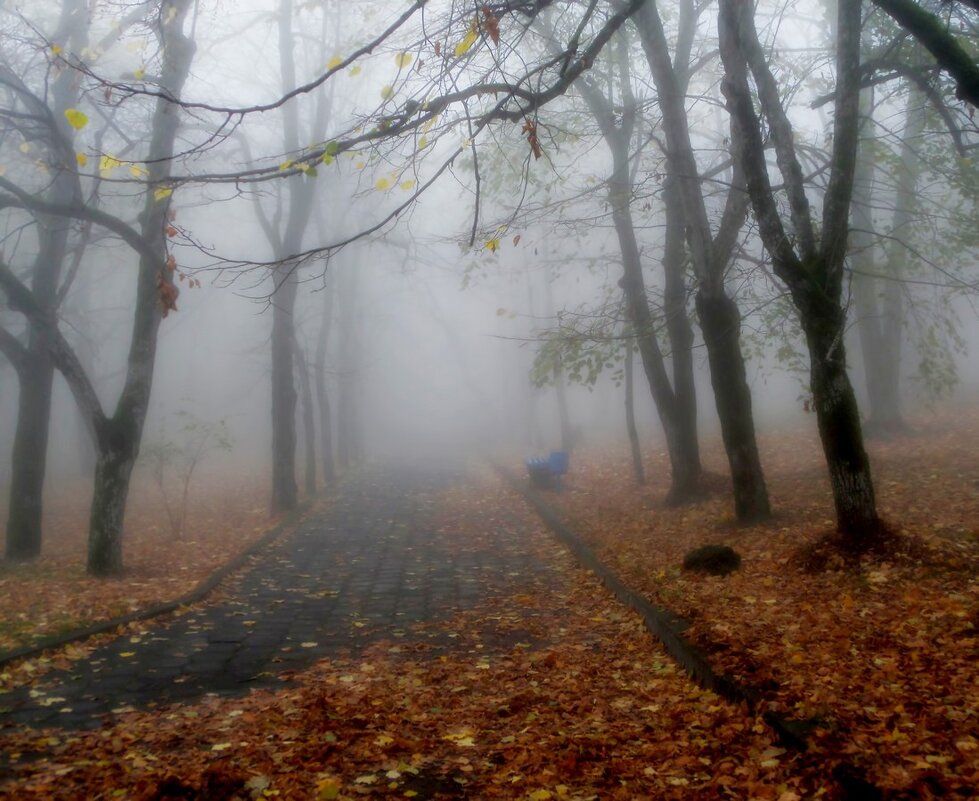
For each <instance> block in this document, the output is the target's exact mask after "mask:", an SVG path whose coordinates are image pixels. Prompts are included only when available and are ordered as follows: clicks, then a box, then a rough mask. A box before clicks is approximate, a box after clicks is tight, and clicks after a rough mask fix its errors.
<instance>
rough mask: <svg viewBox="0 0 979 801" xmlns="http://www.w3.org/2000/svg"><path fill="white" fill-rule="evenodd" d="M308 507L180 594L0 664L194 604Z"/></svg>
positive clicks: (1, 656)
mask: <svg viewBox="0 0 979 801" xmlns="http://www.w3.org/2000/svg"><path fill="white" fill-rule="evenodd" d="M311 508H312V507H311V504H309V503H305V504H302V505H301V506H300V507H299V508H298V509H296V511H294V512H291V513H290V514H288V515H287V516H286V517H285V519H284V520H282V521H281V522H279V523H277V524H276V525H275V526H274V527H273V528H272V529H271V530H269V531H267V532H266V533H265V534H263V535H262V536H261V537H259V538H258V539H257V540H256V541H255V542H253V543H252V544H251V545H249V546H248V547H247V548H244V549H243V550H242V551H240V552H239V553H238V554H236V555H235V556H233V557H231V559H230V560H229V561H227V562H225V563H224V564H223V565H221V566H220V567H218V568H217V569H215V570H214V571H213V572H212V573H211V574H210V575H209V576H207V577H206V578H204V579H203V580H202V581H201V582H200V583H199V584H198V585H197V586H196V587H194V588H193V589H192V590H190V591H189V592H187V593H185V594H184V595H181V596H180V597H179V598H177V599H175V600H173V601H164V602H163V603H159V604H156V605H154V606H150V607H147V608H146V609H137V610H136V611H135V612H129V613H127V614H125V615H119V616H118V617H114V618H110V619H108V620H103V621H101V622H99V623H93V624H92V625H90V626H86V627H84V628H81V629H75V630H74V631H68V632H64V633H62V634H55V635H52V636H50V637H45V638H43V639H41V640H39V641H38V642H36V643H34V644H33V645H24V646H22V647H20V648H15V649H13V650H12V651H5V652H2V653H0V668H3V667H6V666H7V665H9V664H10V663H11V662H17V661H19V660H21V659H30V658H32V657H35V656H38V655H40V654H42V653H44V652H45V651H50V650H54V649H57V648H63V647H64V646H66V645H69V644H71V643H73V642H79V641H81V640H87V639H88V638H89V637H94V636H95V635H97V634H105V633H106V632H108V631H112V630H113V629H116V628H118V627H119V626H124V625H126V624H127V623H132V622H134V621H137V620H149V619H151V618H154V617H160V616H161V615H165V614H167V613H169V612H173V611H174V610H176V609H179V608H180V607H181V606H190V605H191V604H195V603H197V602H198V601H201V600H203V599H204V598H206V597H207V596H208V595H210V594H211V593H212V592H213V591H214V590H215V588H216V587H217V586H218V585H219V584H220V583H221V582H222V581H224V579H226V578H227V577H228V576H229V575H231V574H232V573H234V572H235V571H237V570H238V569H240V568H241V567H243V566H244V564H245V563H246V562H247V561H248V560H249V559H250V558H251V557H252V556H254V555H255V554H257V553H258V552H259V551H261V550H263V549H264V548H266V547H267V546H268V545H271V544H272V543H273V542H274V541H275V540H276V539H278V538H279V536H280V535H281V534H282V533H283V532H285V531H286V530H287V529H291V528H294V527H298V526H299V524H300V523H302V522H303V521H304V520H305V518H306V515H307V513H308V512H309V511H310V509H311Z"/></svg>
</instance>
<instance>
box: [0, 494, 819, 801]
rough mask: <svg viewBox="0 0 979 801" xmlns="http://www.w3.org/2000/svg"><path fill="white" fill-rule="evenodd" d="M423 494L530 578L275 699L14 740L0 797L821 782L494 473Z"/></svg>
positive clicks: (767, 791)
mask: <svg viewBox="0 0 979 801" xmlns="http://www.w3.org/2000/svg"><path fill="white" fill-rule="evenodd" d="M438 500H439V502H438V504H437V509H438V511H437V513H436V515H437V516H436V519H435V520H434V521H432V526H433V528H434V529H435V530H436V531H437V532H438V537H439V538H440V543H439V547H445V548H455V549H470V550H472V549H475V550H480V549H482V550H485V551H488V550H491V549H492V550H498V549H500V548H506V549H510V550H512V551H513V552H515V553H519V554H523V555H524V556H525V558H526V560H527V561H528V562H531V561H533V562H535V563H539V564H541V565H542V567H541V568H540V569H539V570H536V571H532V572H533V575H534V576H536V578H534V579H531V580H528V579H527V577H526V574H522V575H521V577H520V580H519V581H517V580H516V579H514V578H512V577H510V576H487V577H486V580H487V581H489V582H492V583H493V585H494V587H497V588H500V587H502V590H503V591H502V592H496V593H495V594H493V595H491V596H490V597H492V598H493V600H491V601H486V602H484V603H483V604H481V605H480V606H478V607H476V608H473V609H471V610H470V611H468V612H465V613H462V614H459V615H456V616H455V617H453V618H451V619H448V620H445V621H442V622H439V623H437V624H435V623H429V624H426V626H423V627H420V628H421V629H422V630H421V631H415V632H410V633H409V635H408V636H407V637H405V638H403V639H394V638H392V639H391V640H389V641H386V642H381V643H379V644H375V645H374V646H372V647H371V648H370V649H369V650H368V651H367V652H365V653H361V654H357V655H356V656H355V657H351V658H349V659H334V660H325V661H322V662H320V663H318V664H317V665H316V666H315V667H314V668H313V669H311V670H308V671H305V672H303V673H297V674H290V675H287V676H285V677H284V678H285V679H287V680H288V681H284V683H283V686H282V688H281V689H279V690H278V691H272V690H268V689H263V690H254V691H252V693H251V694H250V695H248V696H245V697H241V698H219V697H217V696H212V697H208V698H207V699H206V700H205V701H204V702H202V703H199V704H194V705H187V706H173V707H170V708H163V709H157V710H153V711H144V712H124V713H122V714H120V715H119V716H118V717H116V718H115V720H114V723H113V724H112V725H111V726H107V727H106V728H104V729H102V730H99V731H95V732H91V733H64V732H60V731H56V730H51V731H34V730H26V731H20V732H14V733H10V734H8V735H7V736H6V737H5V738H4V740H5V741H4V742H3V743H2V745H3V751H4V752H5V753H6V755H7V760H8V762H7V764H6V768H7V770H8V771H9V773H10V779H9V780H8V782H7V783H6V784H2V785H0V797H2V798H11V799H13V798H17V799H77V798H87V799H99V798H116V797H119V798H134V799H147V800H148V799H157V800H160V799H165V798H169V799H184V798H202V799H203V798H207V799H231V798H242V799H247V798H262V797H266V798H268V797H279V798H287V799H357V798H370V797H391V798H471V799H479V798H511V799H532V800H534V801H543V800H544V799H569V800H570V799H588V798H602V799H661V798H665V799H670V798H676V799H681V798H691V797H714V798H759V799H780V801H793V799H799V798H808V797H813V796H814V795H815V794H817V793H820V791H822V790H823V789H825V788H832V787H834V786H835V785H834V784H833V782H832V781H831V779H830V777H829V775H828V773H827V771H826V766H824V765H822V764H820V763H812V762H811V760H810V759H809V758H808V757H799V756H798V755H795V754H791V753H788V752H787V751H786V750H785V749H783V748H782V747H780V746H779V745H778V744H777V743H775V742H774V740H773V735H772V733H771V731H770V730H769V729H768V727H767V726H765V725H764V723H762V722H761V721H760V720H758V719H755V718H753V717H751V716H750V715H748V714H747V713H746V711H745V710H744V709H741V708H738V707H736V706H733V705H731V704H728V703H726V702H725V701H723V700H721V699H720V698H718V697H717V696H715V695H714V694H713V693H710V692H706V691H703V690H701V689H700V688H698V687H697V686H696V685H695V684H693V683H692V682H691V681H690V680H689V679H688V678H687V677H686V676H685V675H684V674H683V673H682V671H681V670H680V669H679V668H677V667H675V666H674V664H673V663H672V662H671V661H670V660H669V658H668V657H667V656H666V655H665V653H664V652H663V651H662V650H661V649H660V647H659V646H658V645H657V644H656V643H654V642H653V641H652V640H651V638H650V637H649V636H648V634H647V633H646V631H645V629H644V628H643V627H642V626H641V624H640V622H639V620H638V619H637V618H636V617H635V616H634V615H633V614H632V613H630V612H628V611H627V610H625V609H623V608H622V607H621V606H619V605H618V604H617V603H616V602H614V601H613V600H612V599H611V598H610V596H609V595H608V594H607V592H606V591H605V589H604V588H603V587H602V586H601V585H600V584H599V583H598V582H597V581H596V580H595V578H594V577H593V576H592V575H590V574H589V573H586V572H584V571H582V570H581V569H580V568H578V567H577V566H576V565H575V564H574V562H573V561H572V560H571V558H570V557H569V556H568V554H567V553H566V551H565V550H564V549H563V548H562V547H560V546H558V545H557V544H556V543H555V542H554V540H553V539H552V538H551V537H550V535H549V534H548V533H547V532H545V531H544V530H543V529H542V527H541V525H540V523H539V522H538V521H537V519H536V518H535V517H534V516H533V515H532V514H531V513H530V512H529V511H528V510H527V509H526V508H525V507H524V506H523V505H522V503H521V501H520V499H519V496H516V495H515V494H514V493H513V492H512V491H510V490H508V489H507V488H506V487H505V486H504V485H503V484H502V482H500V481H499V480H498V479H496V478H494V477H492V476H489V477H485V476H484V477H483V478H482V479H481V480H480V481H479V482H478V483H474V484H470V485H469V486H465V487H460V488H457V489H455V490H451V491H447V492H445V493H444V494H442V495H441V496H440V497H439V499H438ZM433 627H434V628H436V629H437V630H438V633H439V634H440V635H441V636H439V637H437V638H435V640H432V639H431V638H428V637H426V636H423V635H425V634H426V633H431V632H430V631H429V632H426V631H425V630H424V629H426V628H428V629H431V628H433ZM413 635H414V636H413ZM432 642H436V643H438V644H437V645H434V646H433V645H432Z"/></svg>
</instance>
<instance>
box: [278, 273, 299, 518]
mask: <svg viewBox="0 0 979 801" xmlns="http://www.w3.org/2000/svg"><path fill="white" fill-rule="evenodd" d="M278 269H279V270H280V271H281V272H282V273H283V277H282V278H280V279H279V280H278V281H277V285H276V291H275V295H274V296H273V297H272V508H271V511H272V514H273V515H276V514H279V513H281V512H288V511H291V510H293V509H295V508H296V503H297V499H298V489H297V486H296V385H295V381H294V377H293V362H294V358H295V357H294V355H293V353H294V349H295V341H294V338H295V330H294V328H293V312H294V311H295V307H296V282H295V281H294V280H292V277H291V276H289V275H288V270H289V265H281V266H280V267H279V268H278Z"/></svg>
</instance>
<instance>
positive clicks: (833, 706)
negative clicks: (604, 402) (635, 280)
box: [553, 407, 979, 798]
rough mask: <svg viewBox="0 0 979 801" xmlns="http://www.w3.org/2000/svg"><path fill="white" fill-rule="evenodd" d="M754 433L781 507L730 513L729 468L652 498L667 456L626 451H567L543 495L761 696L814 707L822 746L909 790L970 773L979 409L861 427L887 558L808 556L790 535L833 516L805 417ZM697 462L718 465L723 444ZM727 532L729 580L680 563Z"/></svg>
mask: <svg viewBox="0 0 979 801" xmlns="http://www.w3.org/2000/svg"><path fill="white" fill-rule="evenodd" d="M814 428H815V425H814V423H813V426H812V429H813V430H808V431H798V430H797V431H786V432H780V433H778V434H777V435H773V436H769V437H764V438H763V439H762V451H763V453H762V455H763V461H764V467H765V470H766V477H767V479H768V483H769V488H770V491H771V495H772V500H773V505H774V507H775V510H776V516H775V518H774V520H772V521H771V522H770V523H768V524H765V525H759V526H753V527H749V528H738V527H736V526H734V525H733V524H732V517H733V509H732V504H731V501H730V498H729V495H728V493H727V491H726V482H725V481H723V480H717V481H716V482H715V483H716V484H717V487H718V490H719V491H718V492H717V493H715V494H714V495H713V496H712V497H710V498H708V499H707V500H705V501H703V502H702V503H698V504H696V505H693V506H688V507H683V508H679V509H664V508H662V506H661V504H660V501H661V499H662V498H663V496H664V495H665V492H666V489H667V487H668V484H667V481H666V479H667V476H668V472H667V470H668V468H667V464H666V461H665V458H664V457H663V455H662V454H652V455H651V458H649V459H648V460H647V473H648V475H649V476H650V477H651V480H650V481H649V484H648V485H647V486H646V487H643V488H637V487H636V486H635V485H634V482H633V481H632V477H631V472H630V463H629V460H628V454H627V453H621V452H619V453H613V452H605V453H588V454H581V455H580V456H579V458H577V459H576V466H575V470H574V472H573V474H572V476H570V477H569V480H568V481H567V482H566V491H565V492H564V493H562V494H560V495H555V496H553V500H554V502H555V504H556V505H557V506H558V507H559V508H561V509H562V510H563V512H564V513H565V514H566V515H567V516H568V517H569V518H571V519H573V520H574V521H575V525H576V528H577V530H578V532H579V533H580V534H581V535H582V536H583V537H584V538H585V539H586V540H587V541H588V542H589V543H590V544H591V545H592V546H593V547H595V548H596V550H597V551H598V552H599V554H600V555H601V557H602V559H603V560H604V561H605V562H606V563H607V564H609V565H611V566H613V567H614V569H615V570H616V571H617V572H618V573H619V574H620V575H621V576H622V577H623V578H625V579H626V581H627V582H628V583H629V584H630V585H631V586H632V587H633V588H634V589H637V590H639V591H641V592H642V593H643V594H645V595H647V596H648V597H649V598H650V599H652V600H654V601H656V602H658V603H660V604H663V605H665V606H667V607H670V608H671V609H673V610H674V611H676V612H678V613H680V614H681V615H683V616H685V617H686V618H687V619H689V620H690V621H691V622H692V623H693V625H692V627H691V629H690V630H689V631H688V636H690V637H691V638H692V639H693V640H694V641H696V642H697V643H698V644H699V645H701V646H703V647H704V648H705V649H706V650H707V651H708V653H709V654H710V657H711V661H712V663H713V664H714V666H715V667H716V668H717V669H718V670H722V671H724V672H727V673H729V674H731V675H733V676H735V677H737V678H738V679H739V680H741V681H743V682H744V683H745V684H747V685H749V686H751V687H753V688H756V689H758V690H760V691H761V692H762V694H763V696H764V698H765V699H766V700H767V702H768V704H769V706H770V708H772V709H774V710H777V711H779V712H781V713H783V714H785V715H787V716H789V717H793V718H800V719H814V720H815V721H817V722H818V723H819V724H820V727H819V728H817V729H816V731H815V733H814V735H813V736H814V740H815V742H816V743H817V744H818V746H819V748H821V749H825V750H826V751H828V752H831V753H834V754H841V755H845V756H846V757H847V759H848V760H849V761H850V762H852V763H853V764H854V765H856V766H857V767H858V768H860V769H861V770H862V771H865V773H866V775H867V776H868V777H869V778H870V779H871V780H872V781H873V782H874V783H875V784H877V785H878V786H880V787H882V788H884V789H887V790H889V791H891V792H894V793H907V797H911V798H917V797H929V794H931V793H934V794H935V795H940V794H942V793H943V792H952V793H953V797H954V796H956V795H957V797H963V796H965V797H972V794H973V793H974V792H975V789H974V788H975V787H977V786H979V409H976V408H975V407H972V408H957V409H949V410H944V411H943V412H942V413H940V414H938V413H933V414H929V415H922V416H920V417H918V418H917V419H915V420H914V421H913V422H912V428H911V431H910V432H909V433H908V434H907V435H906V436H902V437H898V438H894V439H891V440H888V441H882V442H874V441H872V442H870V443H869V450H870V453H871V457H872V461H873V468H874V471H875V477H876V483H877V487H878V500H879V505H880V508H881V510H882V512H883V514H884V516H885V518H886V519H887V521H888V522H889V523H890V524H891V525H892V526H893V527H894V528H895V529H897V530H898V531H899V532H900V534H901V536H902V537H903V538H904V539H903V543H904V545H903V547H902V549H900V550H899V552H898V553H897V554H895V555H894V556H893V557H892V558H890V559H888V560H883V561H882V560H880V559H865V560H863V562H861V563H859V564H845V563H844V562H843V560H842V559H840V560H838V561H831V562H830V564H829V565H828V569H827V570H821V571H819V572H812V573H810V572H807V570H805V569H803V568H804V566H805V557H804V555H803V557H802V558H800V551H801V550H803V546H804V545H806V544H807V543H809V544H811V543H815V542H816V541H818V540H819V539H820V538H821V537H824V536H825V535H827V534H828V533H830V532H831V531H832V527H833V526H832V519H833V512H832V507H831V504H830V495H829V488H828V481H827V479H826V477H825V469H824V466H823V464H822V462H821V460H820V455H819V454H820V451H819V448H818V442H817V439H816V434H815V431H814ZM705 463H706V465H707V466H708V468H709V469H711V470H712V471H713V472H715V473H717V474H722V473H723V472H724V467H725V463H724V457H723V454H722V453H720V452H718V451H716V450H714V451H710V452H708V453H707V454H706V458H705ZM707 543H723V544H727V545H731V546H733V547H734V548H735V549H736V550H737V551H738V552H739V553H740V554H741V556H742V557H743V564H742V569H741V570H740V571H738V572H737V573H735V574H733V575H730V576H728V577H726V578H715V577H702V576H696V575H691V574H689V573H684V572H683V571H681V570H680V565H681V563H682V560H683V555H684V554H685V553H686V552H687V551H688V550H690V549H692V548H694V547H697V546H700V545H703V544H707Z"/></svg>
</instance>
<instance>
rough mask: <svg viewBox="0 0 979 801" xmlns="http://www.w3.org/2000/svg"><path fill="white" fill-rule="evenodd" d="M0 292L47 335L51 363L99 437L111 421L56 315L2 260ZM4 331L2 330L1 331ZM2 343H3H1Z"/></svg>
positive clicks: (0, 264) (86, 421) (93, 433)
mask: <svg viewBox="0 0 979 801" xmlns="http://www.w3.org/2000/svg"><path fill="white" fill-rule="evenodd" d="M0 289H2V290H3V292H4V293H5V294H6V296H7V300H8V301H9V302H10V306H11V308H13V309H16V310H17V311H19V312H20V313H21V314H23V315H24V316H25V317H27V319H28V320H30V322H31V325H34V326H36V327H37V328H38V329H39V330H40V331H42V332H43V334H44V339H45V344H46V345H47V348H48V352H49V353H50V354H51V360H52V361H53V362H54V363H55V365H57V367H58V370H59V371H60V372H61V374H62V375H63V376H64V378H65V381H67V382H68V387H69V388H70V389H71V394H72V395H73V396H74V398H75V402H76V403H77V404H78V408H79V409H80V410H81V411H82V417H83V419H84V420H85V424H86V426H87V427H88V429H89V431H90V432H91V433H92V435H93V437H96V438H97V437H98V436H99V434H100V432H102V431H103V430H104V429H105V426H106V425H107V424H108V419H107V418H106V416H105V413H104V412H103V411H102V403H101V402H100V401H99V396H98V393H97V392H96V391H95V387H94V386H93V385H92V382H91V381H90V380H89V377H88V375H87V374H86V372H85V368H84V367H82V363H81V361H80V360H79V358H78V356H77V355H76V354H75V351H74V350H73V349H72V347H71V345H70V344H69V343H68V340H66V339H65V337H64V335H63V334H62V333H61V331H60V330H59V329H58V324H57V321H56V320H55V319H54V317H53V315H50V314H46V313H45V312H44V310H43V309H41V308H40V307H39V306H38V305H37V302H36V301H35V300H34V296H33V295H32V294H31V291H30V290H29V289H28V288H27V287H26V286H24V284H22V283H21V282H20V280H19V279H18V278H17V276H16V275H14V273H13V271H12V270H11V269H10V268H9V267H8V266H7V264H6V263H5V262H2V261H0ZM0 330H2V329H0ZM0 341H2V340H0Z"/></svg>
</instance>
